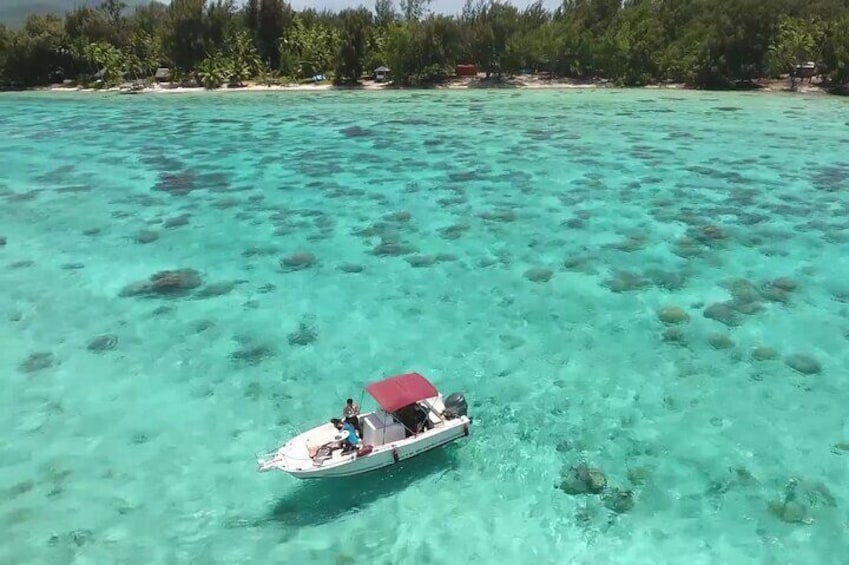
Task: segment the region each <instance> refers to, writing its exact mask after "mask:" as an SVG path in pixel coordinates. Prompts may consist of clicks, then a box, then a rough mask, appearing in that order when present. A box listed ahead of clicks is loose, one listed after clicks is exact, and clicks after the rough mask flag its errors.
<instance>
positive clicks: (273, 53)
mask: <svg viewBox="0 0 849 565" xmlns="http://www.w3.org/2000/svg"><path fill="white" fill-rule="evenodd" d="M429 4H430V0H400V1H399V2H398V3H397V4H396V2H395V0H376V1H375V3H374V5H373V6H372V7H371V8H370V9H369V8H366V7H360V8H352V9H346V10H342V11H339V12H330V11H317V10H313V9H305V10H301V11H297V10H294V9H292V7H291V6H290V5H289V4H288V3H287V2H285V0H248V1H247V2H246V3H244V4H239V5H237V4H236V3H235V0H171V1H170V3H169V4H167V5H166V4H161V3H157V2H152V3H150V4H148V5H144V6H141V7H138V8H136V9H135V10H134V11H133V12H132V13H130V12H129V10H127V9H126V5H125V4H124V3H123V2H121V1H120V0H105V1H104V2H102V4H101V5H100V6H98V7H96V8H90V7H79V8H77V9H75V10H73V11H72V12H69V13H66V14H61V15H60V14H52V15H32V16H30V17H29V18H28V20H27V21H26V23H25V24H24V26H23V27H22V28H20V29H7V28H6V27H5V26H3V25H0V79H2V80H3V81H5V82H6V83H14V84H19V85H22V86H37V85H44V84H49V83H52V82H55V81H57V80H60V79H71V80H75V81H78V82H81V83H93V82H95V81H96V82H97V84H101V85H114V84H118V83H120V82H122V81H124V80H126V79H128V78H145V77H151V76H153V74H154V73H155V71H156V69H157V68H160V67H168V68H170V69H171V70H172V73H173V75H172V81H178V82H180V81H196V82H197V83H200V84H202V85H204V86H207V87H210V88H214V87H218V86H222V85H225V84H231V85H236V84H242V83H244V82H245V81H247V80H249V79H253V80H258V81H260V82H262V83H268V84H272V83H275V82H280V81H292V80H296V81H297V80H304V79H309V78H310V77H314V76H315V75H325V76H327V77H328V78H329V79H332V80H333V81H334V82H336V83H339V84H356V83H357V82H358V81H360V80H361V79H362V78H363V76H364V75H366V74H368V73H369V72H370V71H371V70H372V69H374V68H376V67H378V66H380V65H385V66H387V67H389V68H390V69H391V72H392V77H393V79H394V82H395V83H396V84H398V85H403V86H415V85H427V84H433V83H438V82H440V81H443V80H445V79H446V78H447V77H449V76H451V75H452V74H453V71H454V67H455V65H457V64H474V65H476V66H477V68H478V70H479V71H482V72H485V73H486V74H487V76H489V77H495V78H498V77H501V76H503V75H505V74H506V75H512V74H515V73H519V72H545V73H550V75H551V76H559V77H573V78H605V79H608V80H610V81H613V82H614V83H617V84H620V85H623V86H639V85H646V84H650V83H661V82H683V83H687V84H689V85H691V86H694V87H697V88H712V89H718V88H731V87H739V86H742V85H745V84H747V83H751V81H753V80H754V79H756V78H763V77H778V76H780V75H782V74H786V73H793V72H794V69H795V68H796V66H797V65H798V64H800V63H803V62H806V61H813V62H815V63H816V64H817V68H818V72H819V73H820V74H821V75H822V76H823V78H824V80H825V81H826V83H827V84H830V85H833V86H840V85H845V84H846V83H849V0H624V1H623V0H563V2H562V4H561V5H560V6H559V7H558V8H557V9H555V10H547V9H545V8H544V7H543V5H542V3H541V2H539V1H537V2H536V3H534V4H531V5H530V6H528V7H527V8H524V9H519V8H517V7H515V6H514V5H512V4H510V3H509V2H507V1H504V0H466V3H465V5H464V7H463V9H462V12H461V13H459V14H457V15H445V14H437V13H432V12H431V11H430V6H429Z"/></svg>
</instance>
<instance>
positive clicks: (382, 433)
mask: <svg viewBox="0 0 849 565" xmlns="http://www.w3.org/2000/svg"><path fill="white" fill-rule="evenodd" d="M361 425H362V429H363V444H364V445H373V446H375V447H377V446H378V445H383V444H386V443H392V442H393V441H400V440H402V439H404V437H405V435H404V426H403V425H402V424H401V423H400V422H396V421H395V418H394V417H393V416H392V414H387V413H386V412H384V411H382V410H378V411H376V412H372V413H370V414H367V415H366V416H365V417H363V418H362V419H361Z"/></svg>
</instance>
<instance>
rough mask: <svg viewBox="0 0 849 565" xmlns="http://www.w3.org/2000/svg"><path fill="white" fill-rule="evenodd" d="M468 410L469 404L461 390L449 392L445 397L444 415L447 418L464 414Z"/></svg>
mask: <svg viewBox="0 0 849 565" xmlns="http://www.w3.org/2000/svg"><path fill="white" fill-rule="evenodd" d="M468 411H469V405H468V404H467V403H466V397H464V396H463V393H462V392H454V393H451V394H450V395H449V396H448V398H446V399H445V417H446V418H448V419H449V420H453V419H454V418H459V417H460V416H465V415H466V414H467V412H468Z"/></svg>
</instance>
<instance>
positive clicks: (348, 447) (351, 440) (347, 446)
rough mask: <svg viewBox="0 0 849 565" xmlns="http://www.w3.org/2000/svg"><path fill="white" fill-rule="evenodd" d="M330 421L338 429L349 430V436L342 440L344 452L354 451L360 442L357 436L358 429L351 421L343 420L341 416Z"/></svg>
mask: <svg viewBox="0 0 849 565" xmlns="http://www.w3.org/2000/svg"><path fill="white" fill-rule="evenodd" d="M330 422H331V423H332V424H333V425H334V426H335V427H336V429H337V430H339V431H340V432H341V431H346V432H348V437H346V438H345V439H344V440H342V445H341V447H342V453H347V452H349V451H353V450H354V449H356V448H357V444H359V443H360V439H359V438H358V437H357V430H356V429H354V426H352V425H351V423H350V422H344V423H343V422H342V420H340V419H339V418H333V419H332V420H330Z"/></svg>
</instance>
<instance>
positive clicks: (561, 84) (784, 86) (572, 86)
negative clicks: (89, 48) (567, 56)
mask: <svg viewBox="0 0 849 565" xmlns="http://www.w3.org/2000/svg"><path fill="white" fill-rule="evenodd" d="M587 89H617V90H631V89H634V90H687V91H703V92H753V93H782V94H806V95H811V94H815V95H834V94H832V93H830V92H829V91H828V90H826V89H825V88H823V87H822V86H820V84H819V83H808V84H800V85H797V86H796V88H790V83H789V79H786V78H782V79H757V80H755V81H753V83H752V87H751V88H736V89H735V88H731V89H704V88H696V87H692V86H689V85H687V84H684V83H667V84H650V85H645V86H616V85H614V84H612V83H610V82H608V81H606V80H578V79H563V78H561V79H551V80H548V79H545V78H539V77H538V76H533V75H522V76H520V77H514V78H510V79H504V80H501V81H491V80H487V79H485V78H482V77H480V76H479V77H474V78H473V77H466V78H456V77H455V78H451V79H449V80H448V81H446V82H445V83H443V84H439V85H434V86H392V85H390V84H388V83H376V82H374V81H363V83H362V84H360V85H357V86H348V85H339V86H337V85H333V84H331V83H329V82H327V83H322V84H285V85H262V84H257V83H256V82H254V81H248V82H247V83H246V84H245V85H244V86H239V87H227V86H224V87H220V88H215V89H207V88H204V87H201V86H188V87H187V86H172V85H170V84H168V83H165V84H155V85H153V86H146V87H145V88H143V89H141V90H137V91H130V90H129V84H124V85H121V86H115V87H110V88H84V87H81V86H65V85H52V86H44V87H34V88H24V89H20V90H8V91H4V92H50V93H53V92H59V93H93V94H97V93H101V94H106V93H109V94H148V95H150V94H197V93H209V94H212V93H236V92H342V91H405V90H411V91H422V90H425V91H427V90H587Z"/></svg>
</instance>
